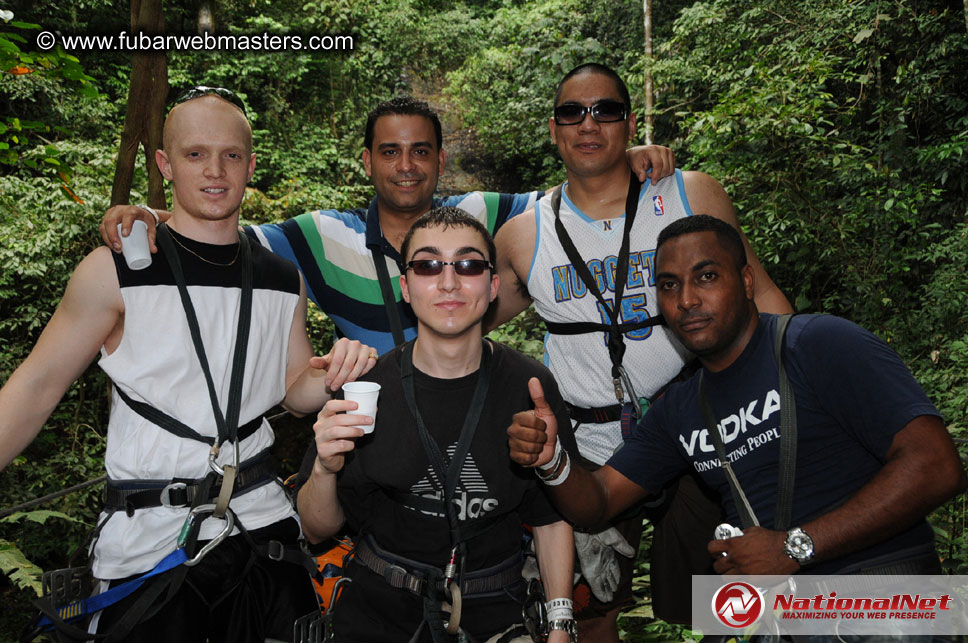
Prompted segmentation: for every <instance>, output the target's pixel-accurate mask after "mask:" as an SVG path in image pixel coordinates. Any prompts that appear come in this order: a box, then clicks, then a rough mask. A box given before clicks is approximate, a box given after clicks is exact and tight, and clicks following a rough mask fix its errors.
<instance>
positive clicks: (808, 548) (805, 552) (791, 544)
mask: <svg viewBox="0 0 968 643" xmlns="http://www.w3.org/2000/svg"><path fill="white" fill-rule="evenodd" d="M785 549H786V553H787V554H788V555H789V556H790V557H791V558H793V559H794V560H796V561H797V562H800V563H803V562H806V561H808V560H810V559H811V558H813V539H812V538H810V536H808V535H807V534H806V532H804V531H803V530H801V529H792V530H790V533H789V534H788V535H787V539H786V544H785Z"/></svg>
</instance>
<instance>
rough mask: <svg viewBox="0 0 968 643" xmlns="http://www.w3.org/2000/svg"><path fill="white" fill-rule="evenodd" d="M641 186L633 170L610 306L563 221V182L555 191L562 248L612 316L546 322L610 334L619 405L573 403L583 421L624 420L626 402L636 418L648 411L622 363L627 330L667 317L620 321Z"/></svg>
mask: <svg viewBox="0 0 968 643" xmlns="http://www.w3.org/2000/svg"><path fill="white" fill-rule="evenodd" d="M641 186H642V184H641V183H640V182H639V180H638V178H637V177H636V176H635V173H630V175H629V189H628V195H627V196H626V198H625V226H624V229H623V231H622V244H621V246H620V249H619V253H618V263H617V266H616V269H615V301H614V303H613V304H612V305H609V303H608V301H607V300H606V299H605V297H604V296H603V295H602V291H601V290H600V289H599V287H598V283H597V282H596V281H595V278H594V277H593V276H592V274H591V272H590V271H589V270H588V266H587V264H586V263H585V261H584V260H583V259H582V258H581V255H580V254H579V253H578V249H577V248H576V247H575V244H574V242H573V241H572V240H571V236H569V234H568V231H567V230H566V229H565V226H564V224H563V223H562V221H561V214H560V210H561V190H562V186H560V185H559V186H558V187H556V188H555V189H554V191H553V192H552V193H551V211H552V213H553V214H554V216H555V232H556V233H557V235H558V240H559V242H560V243H561V247H562V249H563V250H564V251H565V255H566V256H567V257H568V261H570V262H571V265H572V267H573V268H574V269H575V272H576V273H577V274H578V277H579V278H580V279H581V280H582V282H583V283H584V284H585V286H586V287H587V288H588V292H590V293H591V294H592V295H594V297H595V299H597V300H598V304H599V306H600V307H601V310H602V311H603V312H604V313H605V315H606V316H607V317H608V323H599V322H567V323H565V322H549V321H546V322H545V326H546V327H547V329H548V332H549V333H552V334H557V335H583V334H585V333H595V332H602V331H604V332H605V334H606V341H605V343H606V346H607V347H608V356H609V359H610V360H611V362H612V387H613V389H614V391H615V399H616V400H617V404H615V405H612V406H606V407H601V408H598V409H579V408H578V407H571V406H570V407H569V411H570V412H571V411H572V409H576V410H578V411H579V412H580V413H581V419H579V418H575V419H579V421H588V420H587V417H588V415H587V413H589V412H590V413H591V416H592V417H595V418H597V417H607V418H608V420H605V421H611V420H617V419H620V414H621V411H622V407H623V405H626V404H627V405H630V410H631V413H632V416H633V417H634V419H635V420H640V419H641V418H642V416H643V414H644V412H645V409H643V405H642V402H641V401H640V399H639V397H638V395H636V393H635V389H634V388H633V386H632V381H631V379H630V378H629V376H628V374H627V373H626V372H625V367H624V366H623V365H622V359H623V357H624V356H625V333H628V332H631V331H634V330H640V329H643V328H651V327H652V326H658V325H661V324H663V323H664V320H663V318H662V316H661V315H656V316H654V317H648V318H647V319H645V320H642V321H637V322H625V323H620V322H619V316H620V314H621V311H622V295H623V294H624V291H625V286H626V282H627V281H628V273H629V244H630V238H631V234H632V224H633V223H634V221H635V213H636V210H637V209H638V201H639V189H640V188H641ZM646 314H647V313H646ZM626 396H627V397H628V402H626V401H625V399H626ZM598 421H601V420H598Z"/></svg>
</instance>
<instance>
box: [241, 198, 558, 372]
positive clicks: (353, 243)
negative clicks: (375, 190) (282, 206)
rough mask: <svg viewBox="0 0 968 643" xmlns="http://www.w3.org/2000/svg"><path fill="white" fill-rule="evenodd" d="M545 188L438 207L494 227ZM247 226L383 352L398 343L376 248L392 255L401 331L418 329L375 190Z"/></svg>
mask: <svg viewBox="0 0 968 643" xmlns="http://www.w3.org/2000/svg"><path fill="white" fill-rule="evenodd" d="M542 195H543V193H542V192H528V193H524V194H499V193H496V192H469V193H467V194H463V195H459V196H451V197H444V198H435V199H434V202H433V207H441V206H455V207H458V208H460V209H462V210H464V211H465V212H467V213H468V214H470V215H472V216H474V217H475V218H477V219H478V220H479V221H481V223H484V224H485V225H486V226H487V229H488V230H490V231H491V233H492V234H494V233H495V232H496V231H497V229H498V228H500V227H501V225H502V224H503V223H504V222H505V221H507V220H508V219H510V218H511V217H514V216H516V215H518V214H520V213H522V212H524V211H526V210H528V209H530V208H531V207H532V206H533V205H534V203H535V201H537V200H538V199H539V198H541V196H542ZM245 231H246V233H247V234H248V235H249V236H251V237H253V238H254V239H256V240H258V241H259V242H260V243H261V244H262V245H263V246H265V247H266V248H268V249H269V250H271V251H272V252H274V253H276V254H277V255H279V256H282V257H285V258H286V259H289V260H290V261H292V262H293V263H295V264H296V265H297V266H298V267H299V271H300V272H301V273H302V275H303V279H304V280H305V282H306V290H307V294H308V295H309V298H310V299H312V300H313V302H314V303H315V304H316V305H317V306H318V307H319V308H320V310H322V311H323V312H324V313H326V315H327V316H329V317H330V319H332V320H333V323H335V324H336V326H337V328H338V329H339V332H340V334H341V335H342V336H344V337H349V338H350V339H356V340H359V341H361V342H363V343H364V344H367V345H369V346H373V347H374V348H376V349H377V350H378V351H379V352H380V353H381V354H382V353H385V352H386V351H388V350H390V349H391V348H393V336H392V334H391V331H390V322H389V319H388V318H387V313H386V309H385V308H384V304H383V296H382V293H381V290H380V282H379V279H378V277H377V272H376V267H375V265H374V263H373V257H374V255H373V250H374V249H375V250H377V251H378V253H380V254H382V255H383V256H384V257H386V258H387V259H388V260H389V261H387V271H388V272H389V275H390V284H391V285H392V287H393V292H394V296H395V298H396V306H397V311H398V313H399V317H400V322H401V325H402V326H403V332H404V337H405V339H407V340H409V339H412V338H414V337H416V334H417V319H416V317H414V315H413V311H412V310H411V309H410V306H409V304H407V303H406V302H404V301H403V299H402V297H401V295H400V283H399V281H400V280H399V275H400V270H399V268H398V262H399V261H400V255H399V253H398V252H397V251H396V250H395V249H394V248H393V246H391V245H390V244H389V242H387V240H386V239H385V238H384V237H383V234H382V231H381V229H380V219H379V213H378V211H377V202H376V198H374V199H373V201H371V202H370V207H369V208H368V209H363V208H357V209H354V210H342V211H340V210H317V211H315V212H307V213H305V214H300V215H298V216H296V217H293V218H291V219H288V220H287V221H283V222H282V223H271V224H263V225H258V226H248V227H246V228H245Z"/></svg>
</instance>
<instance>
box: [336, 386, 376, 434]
mask: <svg viewBox="0 0 968 643" xmlns="http://www.w3.org/2000/svg"><path fill="white" fill-rule="evenodd" d="M379 397H380V385H379V384H377V383H376V382H347V383H346V384H343V399H345V400H352V401H353V402H356V403H357V405H358V406H357V408H356V410H355V411H347V412H346V414H347V415H368V416H370V417H371V418H373V420H374V424H361V425H358V426H357V428H360V429H363V432H364V433H373V429H374V428H375V426H376V401H377V398H379Z"/></svg>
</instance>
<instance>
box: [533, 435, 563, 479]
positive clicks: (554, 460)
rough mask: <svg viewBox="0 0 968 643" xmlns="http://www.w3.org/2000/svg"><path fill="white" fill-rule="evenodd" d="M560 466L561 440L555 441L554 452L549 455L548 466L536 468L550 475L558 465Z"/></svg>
mask: <svg viewBox="0 0 968 643" xmlns="http://www.w3.org/2000/svg"><path fill="white" fill-rule="evenodd" d="M559 464H561V440H556V441H555V452H554V453H553V454H552V455H551V461H550V462H548V464H546V465H544V466H543V467H542V466H539V467H537V468H538V469H540V470H541V471H542V472H543V473H551V472H552V471H554V470H555V469H556V468H558V465H559Z"/></svg>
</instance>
